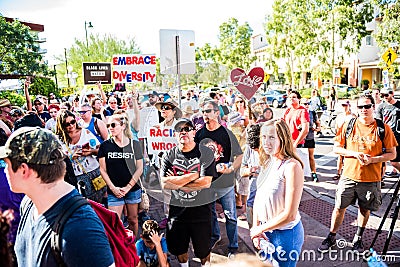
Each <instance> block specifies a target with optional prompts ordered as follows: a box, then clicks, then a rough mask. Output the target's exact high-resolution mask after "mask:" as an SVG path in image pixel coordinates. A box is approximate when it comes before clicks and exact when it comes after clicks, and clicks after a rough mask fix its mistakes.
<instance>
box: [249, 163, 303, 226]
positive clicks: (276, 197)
mask: <svg viewBox="0 0 400 267" xmlns="http://www.w3.org/2000/svg"><path fill="white" fill-rule="evenodd" d="M288 162H290V160H284V161H282V162H281V163H279V162H272V163H271V164H270V165H269V166H267V168H263V169H262V170H261V172H260V174H259V176H258V178H257V193H256V198H255V201H254V209H257V213H258V219H259V221H260V222H262V223H265V222H267V221H269V220H271V219H272V218H274V217H276V216H278V215H279V214H280V213H282V212H283V211H284V209H285V187H286V178H285V176H284V170H285V167H286V164H287V163H288ZM300 219H301V217H300V213H299V211H297V214H296V218H295V219H294V220H293V221H291V222H289V223H287V224H286V225H284V226H281V227H280V228H278V230H287V229H292V228H293V227H295V226H296V225H297V224H298V222H299V221H300Z"/></svg>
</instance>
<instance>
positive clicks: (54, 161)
mask: <svg viewBox="0 0 400 267" xmlns="http://www.w3.org/2000/svg"><path fill="white" fill-rule="evenodd" d="M27 152H29V153H27ZM64 157H65V154H64V153H63V151H62V148H61V145H60V143H59V141H58V139H57V137H56V136H55V135H54V134H52V133H51V132H50V131H48V130H44V129H40V128H29V127H28V128H26V127H24V128H21V129H18V130H16V131H15V132H14V133H13V134H12V135H11V136H10V139H9V140H8V141H7V143H6V145H5V146H3V147H1V148H0V158H3V159H4V160H5V162H6V163H7V171H6V174H7V179H8V180H9V182H10V187H11V190H13V192H16V193H24V194H26V195H27V196H25V197H24V199H23V201H22V203H21V224H20V227H19V229H18V235H17V239H16V243H15V252H16V256H17V260H18V266H48V267H51V266H54V267H55V266H59V265H58V263H57V262H56V259H55V253H54V252H53V251H52V249H51V247H50V236H51V235H50V232H51V231H52V230H51V227H52V225H53V224H54V222H55V220H56V218H57V217H58V215H59V214H60V213H64V210H65V209H66V208H67V207H64V203H66V202H67V201H68V200H69V199H70V198H72V197H74V196H76V195H78V194H79V193H78V192H77V191H76V190H75V189H74V188H73V187H72V186H71V185H69V184H67V183H66V182H64V173H65V163H64ZM28 196H29V197H28ZM61 238H62V242H61V256H62V260H63V261H64V262H65V264H66V265H67V266H113V265H114V259H113V255H112V252H111V249H110V245H109V242H108V239H107V236H106V234H105V232H104V227H103V224H102V222H101V221H100V219H99V218H98V216H97V215H96V213H95V212H94V211H93V209H92V208H91V207H90V205H84V206H82V207H80V208H78V209H77V210H76V211H75V212H74V213H73V214H72V215H71V217H70V218H69V220H68V221H67V222H66V223H65V226H64V229H63V232H62V235H61ZM83 241H84V242H83ZM88 244H90V245H88Z"/></svg>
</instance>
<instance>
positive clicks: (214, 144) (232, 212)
mask: <svg viewBox="0 0 400 267" xmlns="http://www.w3.org/2000/svg"><path fill="white" fill-rule="evenodd" d="M202 109H203V119H204V122H205V127H203V128H201V129H200V130H198V131H197V132H196V137H195V142H196V143H200V144H204V145H206V146H208V147H209V148H211V150H213V152H214V158H215V162H216V164H217V166H218V168H217V172H218V175H219V177H218V178H217V179H216V180H215V181H214V182H213V185H212V189H213V190H214V191H215V198H216V199H219V200H220V202H221V205H222V208H223V210H224V214H225V218H226V233H227V236H228V239H229V244H228V256H229V257H234V255H235V253H236V252H237V249H238V235H237V217H236V207H235V190H234V183H235V176H234V173H235V171H236V170H238V169H239V168H240V165H241V163H242V156H243V152H242V149H241V148H240V146H239V142H238V140H237V139H236V137H235V135H234V134H233V133H232V131H230V130H228V129H226V128H225V127H223V126H222V125H221V124H220V123H219V116H220V115H219V106H218V104H217V103H216V102H215V101H208V102H205V103H204V105H203V107H202ZM212 231H213V232H212V236H211V248H213V247H214V246H215V245H216V244H217V243H218V242H219V241H220V240H221V233H220V229H219V224H218V220H217V212H216V210H215V201H214V202H213V207H212Z"/></svg>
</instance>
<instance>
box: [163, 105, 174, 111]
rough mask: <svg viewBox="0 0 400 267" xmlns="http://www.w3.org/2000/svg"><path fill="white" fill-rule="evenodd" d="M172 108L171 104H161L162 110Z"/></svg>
mask: <svg viewBox="0 0 400 267" xmlns="http://www.w3.org/2000/svg"><path fill="white" fill-rule="evenodd" d="M171 109H172V107H171V106H169V105H162V106H161V110H171Z"/></svg>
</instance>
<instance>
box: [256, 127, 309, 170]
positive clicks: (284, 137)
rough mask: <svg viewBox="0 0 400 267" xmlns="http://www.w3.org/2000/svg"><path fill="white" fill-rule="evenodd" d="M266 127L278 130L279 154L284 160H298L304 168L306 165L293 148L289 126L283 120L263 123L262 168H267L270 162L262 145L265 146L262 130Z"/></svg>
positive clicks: (261, 141) (261, 142)
mask: <svg viewBox="0 0 400 267" xmlns="http://www.w3.org/2000/svg"><path fill="white" fill-rule="evenodd" d="M266 127H274V128H275V130H276V135H277V137H278V139H279V143H280V145H279V151H278V154H279V155H281V156H282V157H283V159H290V158H294V159H296V160H297V161H299V162H300V164H301V167H302V168H303V167H304V164H303V162H302V161H301V159H300V158H299V156H298V155H297V154H296V152H295V150H294V148H293V142H292V135H291V134H290V130H289V126H288V125H287V124H286V122H285V121H284V120H282V119H276V120H270V121H267V122H264V123H262V126H261V131H260V135H261V136H260V149H259V151H260V152H259V153H260V165H261V166H262V167H266V166H267V163H268V160H269V155H268V154H267V153H265V150H264V148H263V145H262V144H263V138H262V130H263V128H266Z"/></svg>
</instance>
